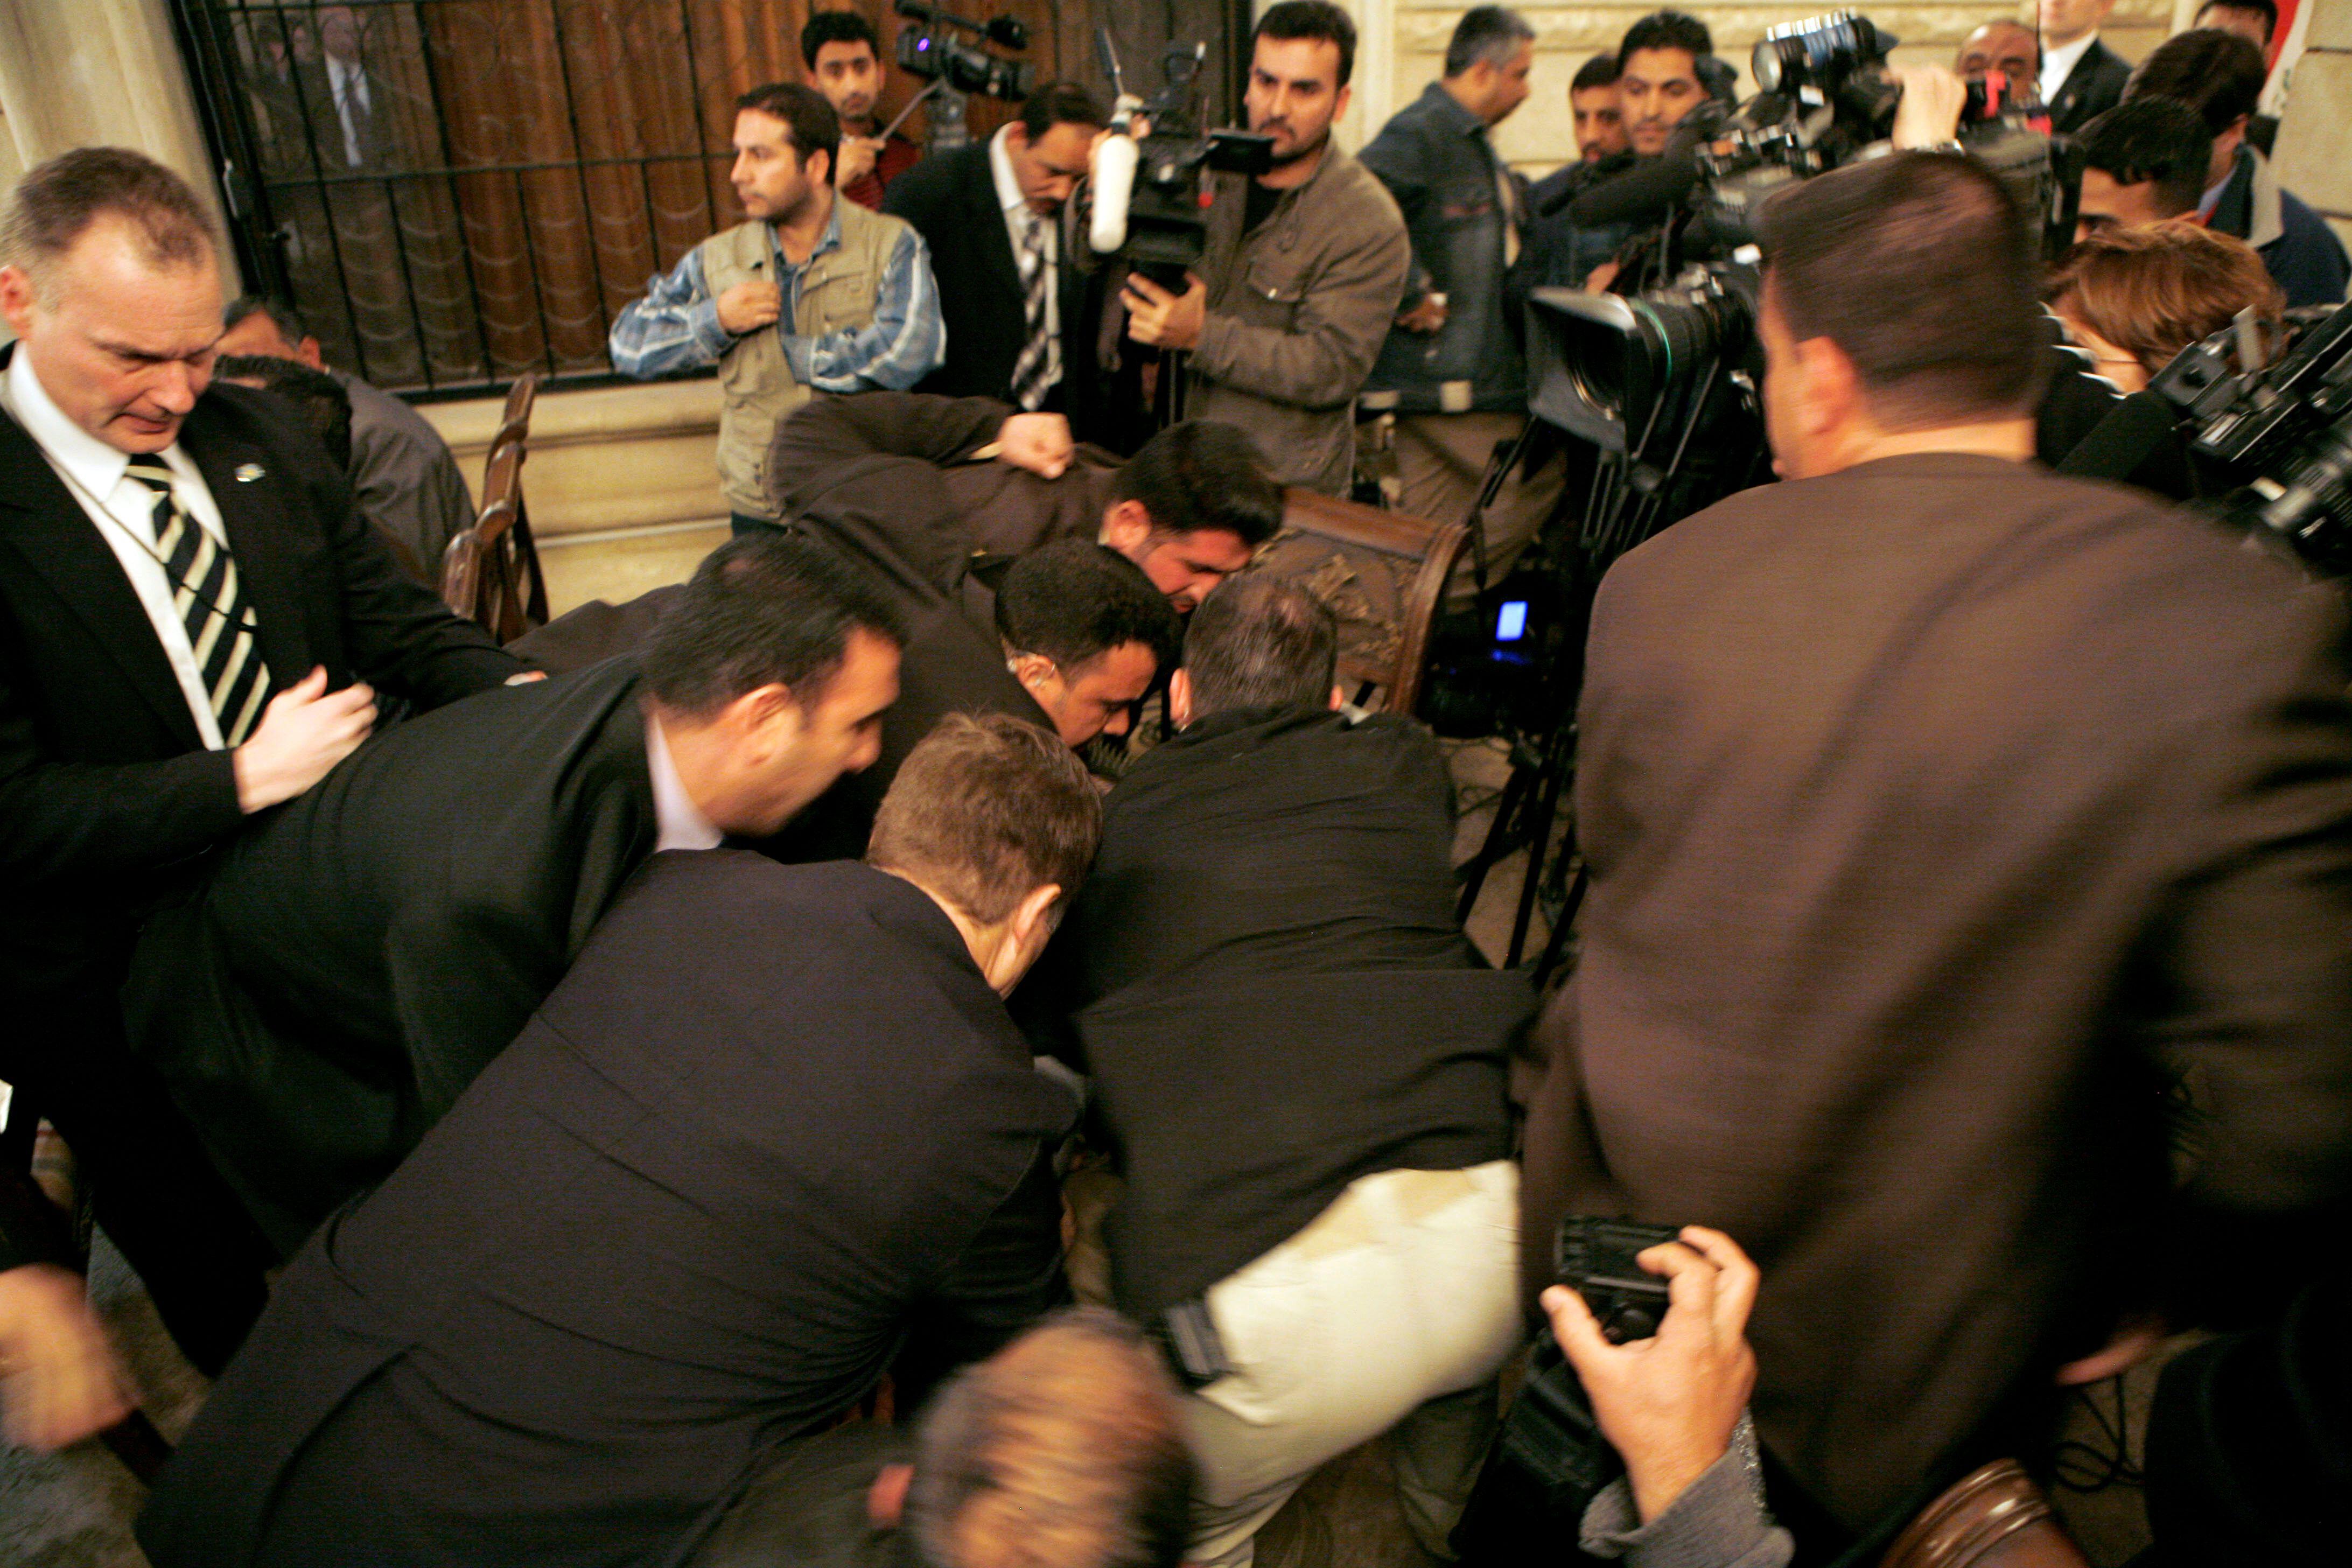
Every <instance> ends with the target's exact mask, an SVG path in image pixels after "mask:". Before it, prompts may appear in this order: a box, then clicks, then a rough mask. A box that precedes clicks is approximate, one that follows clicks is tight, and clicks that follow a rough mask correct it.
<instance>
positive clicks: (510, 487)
mask: <svg viewBox="0 0 2352 1568" xmlns="http://www.w3.org/2000/svg"><path fill="white" fill-rule="evenodd" d="M538 397H539V377H538V375H537V374H529V375H525V376H523V377H521V378H520V380H518V381H517V382H516V383H515V384H514V387H513V390H511V391H510V392H509V393H508V394H507V405H506V413H505V416H504V417H503V418H502V419H501V420H500V421H499V432H498V434H497V435H496V436H494V437H491V438H490V455H489V461H488V468H486V469H485V471H484V472H483V475H482V510H481V511H480V513H479V514H478V516H477V517H476V518H475V520H474V526H473V527H472V528H470V529H468V530H467V531H465V532H464V533H461V534H459V535H457V538H455V539H452V540H451V541H450V542H449V548H448V550H447V551H446V552H445V553H444V554H443V556H442V558H441V600H442V602H443V603H444V604H446V605H448V606H449V607H450V609H452V610H454V611H456V612H457V614H458V615H461V616H465V617H466V618H467V619H468V620H470V621H474V622H476V623H478V625H479V626H481V627H482V629H483V630H485V631H487V632H488V633H489V634H490V635H491V636H492V637H496V638H498V640H499V641H500V642H502V643H504V642H512V641H513V640H514V639H515V638H517V637H520V636H522V635H523V633H525V632H527V631H530V629H531V628H532V627H534V626H545V625H546V624H547V578H546V575H545V574H544V573H543V572H541V569H540V564H539V546H538V545H537V543H536V542H533V540H532V539H531V535H530V512H529V511H528V510H527V509H526V508H525V507H524V505H523V496H522V463H523V458H525V457H526V456H527V455H529V453H530V411H531V406H532V405H533V404H534V403H536V402H537V401H538Z"/></svg>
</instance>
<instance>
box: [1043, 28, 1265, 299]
mask: <svg viewBox="0 0 2352 1568" xmlns="http://www.w3.org/2000/svg"><path fill="white" fill-rule="evenodd" d="M1095 44H1096V47H1097V49H1099V50H1100V52H1101V55H1102V63H1103V69H1104V71H1105V72H1106V73H1108V76H1109V77H1110V79H1111V83H1112V85H1113V86H1114V87H1115V88H1116V89H1117V90H1118V103H1117V106H1116V107H1115V108H1113V109H1112V110H1111V123H1112V128H1113V129H1114V130H1115V131H1116V132H1118V134H1116V135H1113V136H1111V137H1109V138H1108V139H1107V140H1105V141H1104V142H1103V144H1102V146H1101V147H1100V148H1098V149H1097V151H1096V153H1095V160H1094V178H1093V181H1092V195H1091V200H1092V203H1093V209H1092V216H1091V217H1090V218H1089V219H1088V222H1087V243H1088V245H1089V246H1090V247H1091V248H1092V249H1093V250H1094V252H1095V254H1096V255H1097V256H1111V255H1118V256H1121V257H1124V258H1126V259H1127V260H1128V262H1129V264H1130V265H1131V266H1132V267H1133V268H1134V269H1135V270H1136V271H1138V272H1140V273H1142V274H1143V275H1144V276H1145V277H1147V278H1149V279H1151V280H1152V281H1153V282H1155V283H1158V284H1160V286H1161V287H1162V288H1166V289H1174V290H1175V291H1177V292H1179V293H1181V292H1182V291H1183V289H1184V286H1185V285H1184V273H1185V270H1186V269H1187V268H1190V267H1191V266H1192V264H1193V263H1194V262H1196V261H1198V260H1200V259H1201V250H1202V246H1203V245H1204V243H1205V242H1206V239H1207V236H1208V231H1209V215H1208V207H1209V203H1208V197H1207V195H1205V194H1204V193H1203V191H1202V185H1201V175H1202V171H1203V170H1207V169H1216V170H1220V171H1223V172H1225V173H1230V174H1248V175H1251V176H1253V177H1255V176H1256V175H1259V174H1265V172H1266V170H1268V169H1269V168H1272V167H1273V166H1274V139H1273V138H1272V137H1270V136H1262V135H1259V134H1257V133H1256V132H1250V131H1227V130H1211V131H1203V130H1202V124H1201V122H1202V105H1201V62H1202V59H1203V58H1206V56H1207V53H1208V46H1207V45H1205V44H1201V43H1194V44H1190V45H1187V44H1181V43H1172V44H1170V45H1169V46H1168V52H1167V53H1166V54H1165V55H1164V56H1162V57H1161V59H1160V74H1161V78H1162V81H1161V85H1160V91H1159V92H1158V93H1157V94H1156V95H1155V96H1154V97H1153V98H1152V99H1151V100H1150V102H1149V103H1147V102H1145V101H1144V100H1142V99H1141V98H1139V97H1138V96H1136V95H1135V94H1134V93H1132V92H1130V91H1129V89H1128V86H1127V79H1126V77H1125V76H1124V75H1123V74H1122V73H1121V72H1120V70H1119V63H1118V48H1117V47H1114V46H1113V45H1112V43H1111V41H1110V29H1109V28H1108V27H1102V28H1097V30H1096V33H1095ZM1138 119H1141V120H1142V121H1144V122H1145V132H1146V133H1145V134H1144V135H1143V136H1141V137H1140V138H1139V137H1137V136H1136V135H1135V134H1134V132H1133V130H1132V127H1133V125H1134V123H1135V121H1137V120H1138Z"/></svg>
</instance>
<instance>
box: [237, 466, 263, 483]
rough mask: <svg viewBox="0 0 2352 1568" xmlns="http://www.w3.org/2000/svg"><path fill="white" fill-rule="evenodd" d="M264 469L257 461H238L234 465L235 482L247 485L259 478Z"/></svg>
mask: <svg viewBox="0 0 2352 1568" xmlns="http://www.w3.org/2000/svg"><path fill="white" fill-rule="evenodd" d="M264 471H265V470H264V469H263V468H262V467H261V465H260V464H259V463H239V464H238V465H237V466H236V482H237V483H238V484H241V485H249V484H251V483H253V481H254V480H256V479H259V478H260V477H261V476H262V474H263V472H264Z"/></svg>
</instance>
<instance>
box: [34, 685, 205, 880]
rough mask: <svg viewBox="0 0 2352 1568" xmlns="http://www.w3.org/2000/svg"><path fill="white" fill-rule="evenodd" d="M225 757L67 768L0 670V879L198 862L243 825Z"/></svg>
mask: <svg viewBox="0 0 2352 1568" xmlns="http://www.w3.org/2000/svg"><path fill="white" fill-rule="evenodd" d="M244 815H245V814H244V811H243V809H242V808H241V807H240V806H239V805H237V799H236V764H235V763H234V762H233V761H232V760H231V757H230V753H228V752H186V753H184V754H183V755H180V756H176V757H172V758H168V759H166V760H165V761H163V762H154V763H61V762H58V761H56V760H54V759H53V758H52V757H51V755H50V754H49V752H48V751H47V748H46V747H44V746H43V745H42V744H41V742H40V740H39V738H38V737H37V735H36V734H35V732H34V726H33V719H32V715H31V714H29V713H27V712H26V710H25V707H24V704H23V703H22V701H21V700H19V699H18V698H17V696H16V691H15V689H14V688H13V687H11V685H10V684H9V682H8V678H7V675H6V672H5V669H0V822H5V823H6V824H7V825H8V826H7V830H6V831H5V832H0V879H5V881H7V882H9V883H11V884H15V885H17V886H26V887H29V886H33V885H36V884H38V883H41V882H44V881H49V880H53V879H58V878H63V877H77V878H79V877H114V876H123V875H137V874H139V873H142V872H146V871H152V870H154V869H155V868H158V867H162V866H168V865H170V864H171V863H172V862H173V861H175V860H181V859H184V858H187V857H189V856H192V855H196V854H200V853H202V852H203V851H204V850H205V849H207V848H209V847H212V846H213V845H214V844H215V843H217V842H219V841H220V840H221V839H223V838H225V837H227V836H228V835H229V834H230V833H232V832H234V831H236V826H237V824H238V823H239V822H240V821H241V820H243V817H244Z"/></svg>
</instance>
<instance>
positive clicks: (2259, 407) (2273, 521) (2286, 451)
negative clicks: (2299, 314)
mask: <svg viewBox="0 0 2352 1568" xmlns="http://www.w3.org/2000/svg"><path fill="white" fill-rule="evenodd" d="M2149 390H2150V391H2152V392H2154V393H2156V394H2157V395H2158V396H2160V397H2162V398H2163V399H2165V401H2166V402H2167V403H2168V404H2169V405H2172V407H2173V408H2174V409H2176V410H2177V411H2178V413H2179V420H2180V424H2181V427H2182V431H2183V434H2184V435H2185V436H2186V437H2188V445H2189V453H2190V455H2191V458H2192V459H2193V460H2194V462H2195V463H2196V464H2197V466H2198V468H2199V469H2200V479H2208V480H2214V481H2218V482H2215V483H2212V484H2211V486H2210V489H2212V491H2213V492H2214V493H2213V494H2211V495H2210V498H2209V499H2207V500H2202V501H2200V503H2199V505H2200V509H2201V510H2206V511H2208V512H2210V513H2212V514H2213V515H2215V516H2218V517H2220V518H2221V519H2222V520H2223V521H2226V522H2229V523H2231V524H2232V525H2233V526H2236V527H2240V528H2242V529H2244V530H2246V531H2249V532H2250V533H2252V534H2253V535H2254V536H2255V537H2257V538H2271V539H2277V540H2282V541H2284V542H2285V543H2287V544H2288V545H2289V546H2291V547H2292V548H2293V550H2294V552H2295V554H2296V555H2297V556H2298V557H2299V558H2300V559H2301V560H2302V561H2303V562H2304V563H2305V564H2307V565H2309V566H2310V567H2312V568H2313V569H2314V570H2315V571H2317V572H2319V573H2321V574H2325V575H2327V576H2332V577H2343V576H2347V575H2352V305H2340V306H2337V307H2336V308H2334V309H2333V310H2330V311H2328V312H2327V313H2326V314H2325V315H2323V316H2321V317H2320V318H2319V319H2318V320H2317V321H2314V322H2312V323H2311V324H2309V325H2307V326H2305V327H2304V328H2303V330H2302V331H2300V332H2299V333H2298V334H2297V335H2296V336H2295V337H2294V340H2293V342H2291V343H2290V345H2289V346H2288V347H2287V349H2286V352H2285V353H2283V354H2281V355H2279V356H2278V357H2277V358H2276V359H2275V360H2271V361H2268V362H2267V363H2266V362H2265V358H2264V355H2263V342H2262V339H2261V337H2260V335H2259V333H2258V332H2257V331H2255V330H2254V326H2253V321H2252V315H2251V312H2249V313H2247V314H2245V315H2243V316H2242V317H2241V318H2240V320H2239V321H2238V322H2237V324H2235V325H2234V326H2231V327H2227V328H2224V329H2223V330H2222V331H2218V332H2216V333H2214V334H2213V335H2212V336H2211V337H2210V338H2207V339H2206V340H2205V341H2204V342H2197V343H2191V344H2189V347H2187V348H2185V349H2183V350H2181V351H2180V353H2179V354H2178V355H2176V356H2175V357H2174V359H2173V361H2172V363H2170V364H2168V365H2167V366H2165V367H2164V369H2163V370H2162V371H2161V372H2159V373H2158V375H2157V377H2156V379H2155V381H2154V382H2153V383H2151V384H2150V386H2149Z"/></svg>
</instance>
